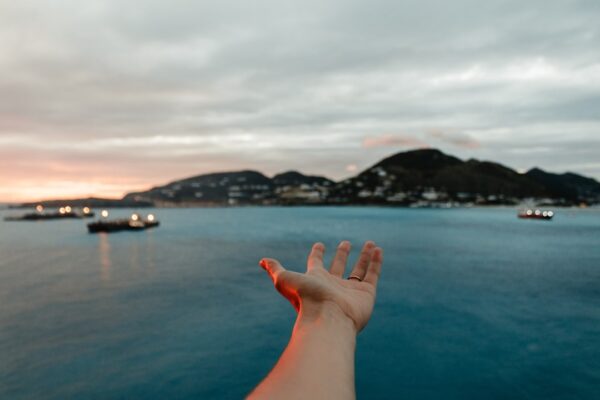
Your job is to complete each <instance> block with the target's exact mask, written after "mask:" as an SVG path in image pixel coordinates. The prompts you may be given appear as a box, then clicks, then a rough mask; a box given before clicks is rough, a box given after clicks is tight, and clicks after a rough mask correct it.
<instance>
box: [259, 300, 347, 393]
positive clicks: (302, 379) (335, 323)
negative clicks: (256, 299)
mask: <svg viewBox="0 0 600 400" xmlns="http://www.w3.org/2000/svg"><path fill="white" fill-rule="evenodd" d="M355 347H356V328H355V326H354V323H353V322H352V320H351V319H349V318H348V317H347V316H346V315H344V313H343V312H342V311H341V309H340V308H339V307H338V306H337V305H336V304H333V303H329V302H325V303H323V304H319V305H312V304H304V305H303V306H302V307H301V309H300V313H299V314H298V318H297V320H296V324H295V325H294V330H293V332H292V336H291V339H290V342H289V343H288V345H287V347H286V349H285V351H284V352H283V354H282V355H281V358H280V359H279V361H278V362H277V364H276V365H275V367H274V368H273V370H272V371H271V372H270V373H269V375H268V376H267V377H266V378H265V380H264V381H263V382H262V383H261V384H260V385H258V387H257V388H256V389H255V390H254V391H253V392H252V393H251V394H250V396H249V398H251V399H260V398H269V399H296V398H298V399H299V398H303V399H305V398H311V399H333V400H335V399H353V398H355V391H354V352H355Z"/></svg>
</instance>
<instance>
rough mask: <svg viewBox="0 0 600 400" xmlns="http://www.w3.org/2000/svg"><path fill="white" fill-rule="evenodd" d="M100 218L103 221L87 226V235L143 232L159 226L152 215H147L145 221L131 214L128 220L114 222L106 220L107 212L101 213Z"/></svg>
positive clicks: (121, 219)
mask: <svg viewBox="0 0 600 400" xmlns="http://www.w3.org/2000/svg"><path fill="white" fill-rule="evenodd" d="M101 215H102V217H103V218H104V219H101V220H98V221H94V222H90V223H89V224H87V228H88V232H89V233H101V232H105V233H110V232H119V231H143V230H146V229H149V228H156V227H157V226H159V225H160V222H158V221H157V220H156V219H155V218H154V215H152V214H149V215H148V216H147V217H146V219H142V218H140V216H139V214H132V215H131V217H130V218H120V219H115V220H108V219H106V218H108V212H107V211H106V210H103V211H102V214H101Z"/></svg>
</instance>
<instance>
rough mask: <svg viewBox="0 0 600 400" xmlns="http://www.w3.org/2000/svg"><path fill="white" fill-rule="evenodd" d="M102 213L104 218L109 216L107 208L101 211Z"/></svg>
mask: <svg viewBox="0 0 600 400" xmlns="http://www.w3.org/2000/svg"><path fill="white" fill-rule="evenodd" d="M100 215H102V218H108V211H107V210H102V212H101V213H100Z"/></svg>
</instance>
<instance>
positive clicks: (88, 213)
mask: <svg viewBox="0 0 600 400" xmlns="http://www.w3.org/2000/svg"><path fill="white" fill-rule="evenodd" d="M35 210H36V211H35V212H30V213H26V214H23V215H18V216H8V217H5V218H4V220H5V221H43V220H53V219H82V218H92V217H94V215H95V213H94V212H92V210H91V209H90V208H89V207H83V208H82V209H81V211H77V210H74V209H73V208H71V207H70V206H65V207H60V208H59V209H58V210H57V211H51V212H46V211H44V207H42V206H41V205H39V206H37V207H36V208H35Z"/></svg>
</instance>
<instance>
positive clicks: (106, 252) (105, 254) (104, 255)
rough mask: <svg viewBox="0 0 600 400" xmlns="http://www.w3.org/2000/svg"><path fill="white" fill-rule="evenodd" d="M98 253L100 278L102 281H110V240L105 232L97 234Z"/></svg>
mask: <svg viewBox="0 0 600 400" xmlns="http://www.w3.org/2000/svg"><path fill="white" fill-rule="evenodd" d="M98 254H99V255H100V278H101V279H102V281H103V282H108V281H110V269H111V267H112V263H111V261H110V241H109V239H108V234H107V233H103V232H102V233H99V234H98Z"/></svg>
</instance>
